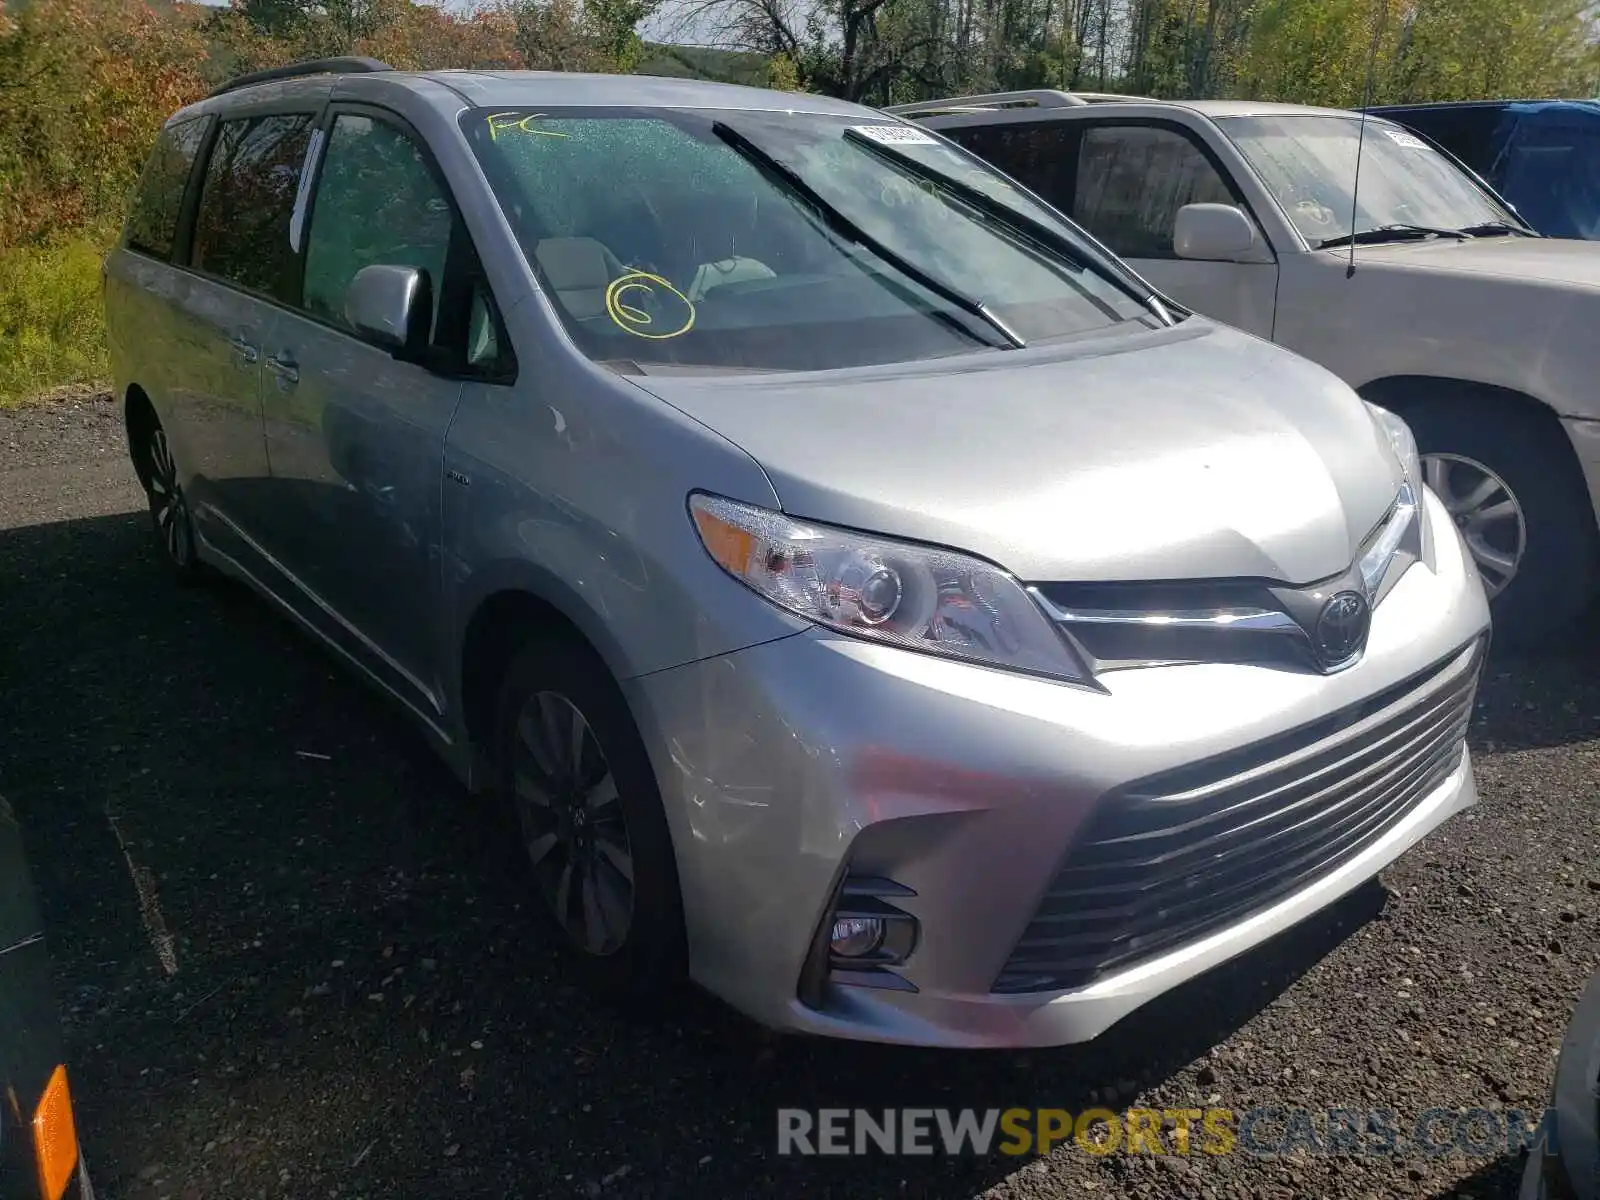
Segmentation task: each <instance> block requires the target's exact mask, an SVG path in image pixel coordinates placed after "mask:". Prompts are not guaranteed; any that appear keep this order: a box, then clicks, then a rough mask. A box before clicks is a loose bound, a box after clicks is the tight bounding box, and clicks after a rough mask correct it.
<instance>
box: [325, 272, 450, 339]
mask: <svg viewBox="0 0 1600 1200" xmlns="http://www.w3.org/2000/svg"><path fill="white" fill-rule="evenodd" d="M432 311H433V299H432V294H431V291H430V289H429V285H428V276H427V274H426V273H425V272H423V271H419V270H418V269H417V268H416V267H393V266H386V265H377V266H371V267H362V268H361V270H359V271H357V272H356V276H355V278H354V279H352V280H351V281H350V286H349V287H348V288H346V289H345V293H344V319H345V320H346V321H348V322H350V327H351V328H352V329H354V330H355V331H356V332H357V333H358V334H360V335H361V336H362V337H363V338H365V339H366V340H367V341H369V342H372V343H373V344H374V345H377V346H381V347H383V348H384V349H385V350H388V351H389V352H390V353H392V354H394V355H396V356H397V357H398V356H401V355H406V356H410V355H415V354H418V353H420V352H421V350H422V348H423V347H424V346H425V345H427V341H428V318H429V316H430V315H431V313H432Z"/></svg>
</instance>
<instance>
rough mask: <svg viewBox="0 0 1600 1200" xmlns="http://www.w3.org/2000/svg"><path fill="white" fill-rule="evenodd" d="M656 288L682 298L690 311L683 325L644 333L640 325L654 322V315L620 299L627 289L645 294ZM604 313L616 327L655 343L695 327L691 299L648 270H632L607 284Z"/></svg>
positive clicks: (686, 308)
mask: <svg viewBox="0 0 1600 1200" xmlns="http://www.w3.org/2000/svg"><path fill="white" fill-rule="evenodd" d="M657 287H659V288H664V289H665V290H666V291H667V292H668V293H670V294H671V295H673V296H676V297H677V298H678V299H679V300H681V301H683V307H684V309H685V310H686V311H687V312H688V314H689V315H688V317H687V318H685V320H684V322H683V324H682V325H680V326H679V327H678V328H677V329H674V330H673V331H672V332H670V333H646V332H645V331H644V329H643V328H642V326H645V325H650V324H653V318H652V317H651V316H650V314H649V313H647V312H645V311H644V310H643V309H641V308H636V307H634V306H633V305H631V304H626V303H624V302H623V297H624V296H625V295H627V293H629V292H632V291H635V290H638V291H642V292H644V294H645V295H647V296H648V295H650V294H651V293H652V292H653V291H654V290H655V288H657ZM606 315H607V316H609V317H610V318H611V320H612V321H613V322H614V323H615V324H616V326H617V328H619V329H622V330H625V331H626V332H628V333H631V334H633V336H634V337H642V338H649V339H650V340H651V341H654V342H660V341H665V340H666V339H667V338H675V337H680V336H682V335H683V334H685V333H688V332H689V330H691V329H693V328H694V305H693V303H691V302H690V300H689V297H687V296H685V295H684V294H683V293H682V292H680V291H679V290H678V289H677V288H675V287H673V286H672V284H671V283H669V282H668V281H667V280H665V279H663V278H662V277H661V276H659V275H652V274H650V272H648V271H631V272H629V273H628V274H627V275H619V276H617V277H616V278H615V279H613V280H612V281H611V283H610V284H609V285H608V286H607V287H606Z"/></svg>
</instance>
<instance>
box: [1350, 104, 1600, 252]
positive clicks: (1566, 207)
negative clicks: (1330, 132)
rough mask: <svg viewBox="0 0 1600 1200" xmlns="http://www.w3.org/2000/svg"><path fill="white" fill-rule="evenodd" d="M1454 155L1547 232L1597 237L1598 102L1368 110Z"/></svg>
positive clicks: (1599, 206) (1599, 209)
mask: <svg viewBox="0 0 1600 1200" xmlns="http://www.w3.org/2000/svg"><path fill="white" fill-rule="evenodd" d="M1368 111H1369V112H1373V113H1377V114H1379V115H1381V116H1385V117H1388V118H1389V119H1390V120H1392V121H1398V122H1399V123H1400V124H1402V125H1407V126H1410V127H1411V129H1413V130H1415V131H1416V132H1417V133H1420V134H1422V135H1423V136H1424V137H1426V138H1428V139H1429V140H1430V141H1432V142H1434V143H1436V144H1437V145H1439V146H1441V147H1443V148H1444V149H1445V150H1447V151H1449V152H1450V153H1451V154H1453V155H1455V156H1456V157H1457V158H1458V159H1460V160H1461V161H1462V162H1463V163H1465V164H1466V165H1467V166H1468V167H1470V168H1471V169H1472V170H1473V171H1476V172H1477V173H1478V175H1480V176H1481V177H1482V178H1483V180H1484V181H1485V182H1486V183H1488V184H1489V186H1490V187H1492V188H1494V190H1495V191H1497V192H1499V193H1500V195H1501V196H1503V197H1505V199H1506V200H1507V201H1509V202H1510V203H1511V204H1512V205H1513V206H1514V207H1515V208H1516V210H1517V213H1518V214H1519V215H1520V216H1521V217H1522V219H1523V220H1525V221H1527V222H1528V223H1529V224H1530V225H1532V226H1533V227H1534V228H1535V229H1537V230H1538V231H1539V232H1540V233H1542V234H1544V235H1545V236H1546V237H1556V238H1586V239H1593V238H1600V100H1481V101H1477V100H1475V101H1470V102H1466V103H1457V104H1408V105H1399V106H1394V107H1384V108H1372V109H1369V110H1368Z"/></svg>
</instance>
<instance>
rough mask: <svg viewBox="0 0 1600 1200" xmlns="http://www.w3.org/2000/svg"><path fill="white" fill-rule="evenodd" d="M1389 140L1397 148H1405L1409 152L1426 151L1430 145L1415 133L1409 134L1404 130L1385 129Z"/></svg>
mask: <svg viewBox="0 0 1600 1200" xmlns="http://www.w3.org/2000/svg"><path fill="white" fill-rule="evenodd" d="M1384 132H1385V133H1387V134H1388V135H1389V140H1390V141H1391V142H1393V143H1394V144H1395V145H1396V146H1404V147H1405V148H1406V149H1407V150H1426V149H1427V148H1428V143H1427V142H1425V141H1423V140H1422V139H1421V138H1419V137H1418V136H1417V135H1416V134H1414V133H1407V132H1406V131H1405V130H1404V129H1385V130H1384Z"/></svg>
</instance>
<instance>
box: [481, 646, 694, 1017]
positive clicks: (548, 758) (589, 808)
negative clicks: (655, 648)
mask: <svg viewBox="0 0 1600 1200" xmlns="http://www.w3.org/2000/svg"><path fill="white" fill-rule="evenodd" d="M497 714H498V715H497V721H496V741H495V751H496V753H495V760H496V761H495V765H496V773H497V777H498V783H499V791H500V794H501V795H502V796H504V797H505V798H506V800H507V801H508V803H509V804H510V806H511V808H512V811H513V813H514V815H515V816H516V819H517V823H518V827H519V829H520V831H521V834H522V839H523V844H524V846H525V848H526V850H527V854H528V860H529V866H530V871H531V876H532V880H531V881H532V884H533V889H534V890H535V892H536V893H537V894H538V897H539V901H540V904H539V907H540V910H541V911H542V912H543V913H544V915H545V917H546V918H547V920H548V924H549V926H550V929H551V931H552V932H553V933H554V935H555V936H556V938H557V940H558V941H560V942H561V943H562V944H563V945H564V946H565V947H566V949H567V950H568V951H569V952H570V953H571V955H572V956H573V958H574V959H575V960H576V963H577V965H578V968H579V970H580V971H581V972H582V973H583V974H584V975H585V976H586V977H587V978H588V980H589V982H590V983H591V984H592V985H593V986H595V987H597V988H598V989H599V990H601V991H602V992H605V993H607V994H609V995H612V996H614V997H616V998H620V999H641V998H655V997H657V996H659V994H660V993H661V992H662V990H664V989H667V988H669V987H671V986H672V985H674V984H676V983H677V982H678V981H679V980H680V979H681V977H682V976H683V973H684V965H685V958H686V954H685V949H684V936H683V916H682V902H681V899H680V897H679V891H678V875H677V867H676V862H675V859H674V857H673V851H672V837H671V833H670V831H669V829H668V826H667V820H666V813H665V810H664V809H663V807H662V803H661V793H660V790H659V788H658V787H657V785H656V778H655V772H654V770H653V768H652V767H651V764H650V758H649V755H648V754H647V753H646V751H645V748H644V743H643V741H642V740H641V738H640V737H639V732H638V729H637V728H636V727H635V725H634V723H633V717H632V714H631V713H630V712H629V710H628V705H627V701H626V700H625V699H624V697H623V695H622V692H621V690H620V689H619V688H618V687H617V685H616V683H615V682H614V681H613V680H612V678H611V674H610V672H609V671H608V670H607V669H606V666H605V664H604V663H603V662H602V661H601V660H600V659H599V657H598V656H597V655H595V654H594V653H593V652H592V651H590V650H589V649H588V648H587V647H585V646H582V645H580V644H579V643H577V642H576V641H575V640H573V639H571V638H562V637H555V638H539V639H536V640H535V641H533V642H531V643H529V644H528V645H527V646H525V647H523V649H522V650H521V651H520V652H519V653H518V654H517V656H516V659H515V660H514V661H513V663H512V664H511V667H510V669H509V670H508V672H507V675H506V679H505V683H504V685H503V686H502V688H501V693H500V702H499V705H498V709H497Z"/></svg>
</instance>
